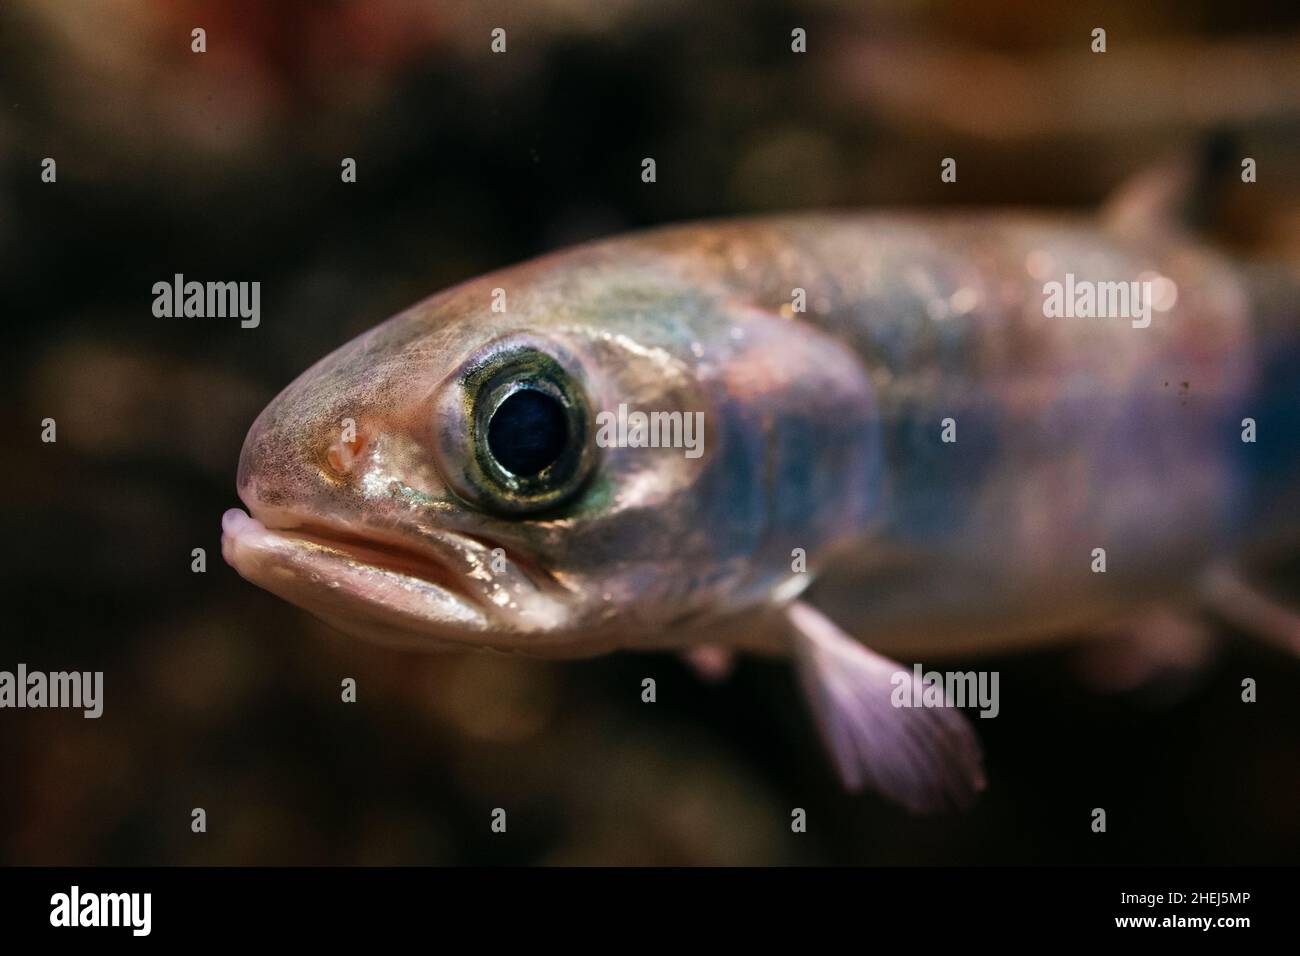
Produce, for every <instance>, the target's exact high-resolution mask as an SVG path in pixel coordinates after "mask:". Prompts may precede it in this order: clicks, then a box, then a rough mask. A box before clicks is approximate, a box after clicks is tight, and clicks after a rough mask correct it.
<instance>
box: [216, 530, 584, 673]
mask: <svg viewBox="0 0 1300 956" xmlns="http://www.w3.org/2000/svg"><path fill="white" fill-rule="evenodd" d="M221 525H222V536H221V550H222V555H223V557H224V558H225V559H226V562H227V563H228V564H229V565H230V566H231V567H233V568H234V569H235V570H236V571H238V572H239V574H240V575H241V576H242V577H244V578H245V579H246V580H248V581H250V582H252V583H253V584H256V585H257V586H258V587H261V588H264V589H265V590H267V591H270V592H271V593H272V594H275V595H276V596H278V597H281V598H283V599H284V600H286V601H289V602H290V603H291V604H295V605H297V606H298V607H301V608H303V609H304V610H306V611H309V612H310V613H312V614H313V615H315V616H316V617H318V618H320V619H322V620H324V621H325V622H326V623H328V624H330V625H332V626H333V627H335V628H337V629H338V630H341V631H343V632H344V633H346V634H350V635H353V636H356V637H360V638H363V639H366V640H370V641H375V642H378V643H382V644H386V645H389V646H397V647H402V648H408V649H416V650H449V649H450V650H456V649H459V650H465V649H494V650H503V651H517V652H522V653H536V654H538V655H539V656H552V655H553V653H555V650H558V652H559V653H561V654H567V653H571V651H569V650H568V649H567V648H566V647H564V645H567V644H569V643H571V638H569V637H564V636H561V634H562V632H563V631H564V628H563V622H564V620H565V618H566V616H567V615H566V608H565V606H564V604H563V602H561V601H559V600H557V599H554V598H552V597H550V596H548V595H545V594H543V593H541V592H540V591H536V590H534V589H533V587H532V586H531V585H526V584H524V583H522V581H519V580H515V581H513V588H512V589H511V588H504V587H503V588H492V587H485V588H482V589H480V588H477V587H476V586H475V585H476V584H477V582H468V581H462V580H461V579H460V577H459V576H458V574H457V572H456V571H455V570H454V569H453V568H452V567H451V566H450V565H448V564H445V563H443V562H441V561H439V560H438V559H437V558H435V557H434V556H432V555H427V554H423V553H419V552H417V551H415V550H414V549H411V548H404V547H400V546H396V545H390V544H388V543H386V542H375V541H372V540H365V541H362V540H361V539H360V537H359V536H358V535H356V534H355V533H349V532H348V531H346V530H341V529H340V530H336V529H334V528H326V527H323V526H320V525H314V524H301V525H295V526H294V527H290V528H275V527H270V528H268V527H267V526H266V525H265V524H264V523H263V522H261V521H259V520H258V519H257V518H254V517H251V516H250V515H248V514H246V513H245V512H244V511H243V510H241V509H238V508H233V509H231V510H229V511H227V512H226V513H225V514H224V515H223V516H222V519H221ZM475 544H476V545H477V546H480V547H481V543H478V542H475ZM553 644H557V645H561V646H560V647H559V648H556V649H555V650H552V649H551V645H553Z"/></svg>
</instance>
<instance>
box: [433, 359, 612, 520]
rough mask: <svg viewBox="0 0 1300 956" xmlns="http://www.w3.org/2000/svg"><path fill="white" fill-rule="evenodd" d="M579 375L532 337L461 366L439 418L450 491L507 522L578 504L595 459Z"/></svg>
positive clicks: (572, 365)
mask: <svg viewBox="0 0 1300 956" xmlns="http://www.w3.org/2000/svg"><path fill="white" fill-rule="evenodd" d="M570 369H573V370H574V371H570ZM579 375H580V367H579V365H578V363H577V362H575V361H573V360H572V359H571V358H570V357H569V356H567V355H565V354H564V353H563V351H562V350H560V349H558V348H547V347H544V344H543V343H541V342H540V341H538V340H536V339H535V338H534V337H532V336H527V337H524V336H516V337H512V338H511V339H507V340H505V341H498V342H495V343H492V344H490V345H489V346H488V347H487V348H486V349H485V350H484V351H483V352H482V353H481V354H480V355H478V356H477V357H475V358H474V359H472V360H471V361H470V362H468V363H467V364H466V365H465V366H463V367H462V370H461V372H460V373H459V375H458V376H457V380H456V384H455V388H454V389H453V390H452V394H451V396H450V397H449V398H447V399H446V400H445V401H446V404H444V405H443V406H441V410H442V414H441V415H440V428H441V429H443V430H444V434H443V438H442V452H441V453H442V464H443V471H444V474H445V475H446V477H447V479H448V482H449V483H450V484H451V486H452V489H453V490H454V491H456V492H457V494H459V495H460V496H461V497H462V498H465V499H467V500H469V501H472V502H474V503H476V504H478V505H479V506H481V507H483V508H485V509H487V510H491V511H497V512H502V513H507V514H532V513H537V512H542V511H546V510H548V509H551V508H554V507H556V506H557V505H560V504H562V503H563V502H564V501H565V500H567V499H568V498H570V497H571V496H573V495H574V494H575V493H576V492H577V491H578V490H579V489H580V488H581V487H582V485H583V484H584V482H585V480H586V478H587V477H588V475H589V474H590V472H591V467H592V464H593V459H594V455H595V452H594V450H593V449H592V448H591V447H590V446H591V445H593V444H594V443H593V442H592V441H590V434H591V429H590V421H591V417H590V412H589V405H588V400H587V395H586V390H585V388H584V387H583V384H582V382H581V381H580V379H579ZM448 433H450V434H448Z"/></svg>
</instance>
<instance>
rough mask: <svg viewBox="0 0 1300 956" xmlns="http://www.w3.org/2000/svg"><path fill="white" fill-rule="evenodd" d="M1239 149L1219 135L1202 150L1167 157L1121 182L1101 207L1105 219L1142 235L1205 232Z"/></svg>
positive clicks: (1117, 228)
mask: <svg viewBox="0 0 1300 956" xmlns="http://www.w3.org/2000/svg"><path fill="white" fill-rule="evenodd" d="M1234 149H1235V140H1234V138H1233V137H1231V136H1229V135H1227V134H1226V133H1216V134H1214V135H1212V136H1210V137H1207V138H1206V140H1205V142H1204V143H1202V144H1201V145H1200V146H1199V147H1196V148H1186V149H1181V150H1178V151H1177V152H1174V153H1171V154H1169V155H1167V156H1165V157H1164V158H1163V159H1161V160H1160V161H1158V162H1156V163H1153V164H1151V165H1150V166H1147V167H1146V168H1144V169H1142V170H1140V171H1139V172H1138V173H1136V174H1134V175H1133V176H1131V177H1129V178H1128V179H1126V180H1125V181H1124V182H1122V183H1121V184H1120V185H1119V187H1118V188H1117V189H1115V191H1114V192H1113V193H1112V194H1111V196H1110V198H1109V199H1108V200H1107V201H1106V202H1105V204H1104V205H1103V206H1102V218H1103V219H1104V220H1105V221H1106V222H1107V223H1108V224H1109V225H1110V227H1111V228H1113V229H1115V230H1116V231H1118V232H1122V233H1125V234H1129V235H1138V236H1149V235H1161V234H1168V233H1173V232H1182V231H1186V230H1189V229H1200V228H1203V227H1204V226H1205V224H1206V221H1207V220H1208V219H1209V217H1210V213H1211V211H1212V209H1213V208H1214V205H1215V200H1216V198H1217V196H1218V192H1219V189H1218V187H1219V184H1220V183H1221V182H1222V180H1223V178H1224V174H1225V171H1226V170H1227V169H1228V167H1229V165H1230V163H1231V160H1232V156H1233V154H1234Z"/></svg>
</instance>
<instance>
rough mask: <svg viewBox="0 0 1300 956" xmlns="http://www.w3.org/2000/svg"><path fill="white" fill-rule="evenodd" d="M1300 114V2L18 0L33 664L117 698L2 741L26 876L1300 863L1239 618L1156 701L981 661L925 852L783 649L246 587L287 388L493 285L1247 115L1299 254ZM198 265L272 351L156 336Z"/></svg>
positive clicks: (1288, 754) (921, 199)
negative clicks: (265, 439) (993, 677)
mask: <svg viewBox="0 0 1300 956" xmlns="http://www.w3.org/2000/svg"><path fill="white" fill-rule="evenodd" d="M195 26H202V27H204V28H205V29H206V30H207V43H208V52H207V53H206V54H202V55H198V54H193V53H191V52H190V30H191V29H192V28H193V27H195ZM496 26H502V27H504V28H506V30H507V32H508V53H506V54H505V55H493V54H491V53H490V51H489V40H490V37H489V34H490V31H491V29H492V28H493V27H496ZM796 26H799V27H803V28H805V29H806V30H807V31H808V52H807V53H806V54H803V55H796V54H793V53H792V52H791V51H790V30H791V29H792V28H793V27H796ZM1096 26H1101V27H1104V28H1105V29H1106V30H1107V33H1108V47H1109V52H1107V53H1106V54H1104V55H1094V54H1092V53H1090V52H1089V42H1090V36H1089V34H1090V31H1091V30H1092V28H1093V27H1096ZM1298 119H1300V8H1297V7H1296V5H1295V4H1294V3H1293V2H1283V0H1277V2H1266V3H1255V4H1227V3H1214V2H1210V0H1166V2H1156V3H1144V4H1134V3H1130V2H1119V0H1117V2H1113V3H1068V4H1050V3H1044V2H1041V0H1038V2H1028V0H1023V2H1022V0H1015V2H1008V0H994V2H982V3H968V2H960V0H950V2H926V0H911V2H903V0H892V2H880V3H847V2H806V3H799V4H794V5H778V4H775V3H752V4H751V3H699V2H670V0H666V2H637V3H633V2H617V0H537V2H530V3H524V2H505V0H484V2H473V3H469V2H467V3H464V4H440V3H435V2H428V0H426V2H414V0H411V2H399V0H374V2H366V3H362V2H359V0H351V2H337V3H334V2H326V0H296V2H276V3H271V2H261V0H227V2H221V3H217V2H211V3H199V2H179V0H169V2H165V3H164V2H156V3H146V2H125V0H123V2H112V0H79V2H75V3H74V2H62V0H59V2H46V0H8V2H6V3H5V4H3V5H2V6H0V290H2V292H3V295H2V297H0V303H3V310H4V320H5V321H4V329H5V336H6V342H5V349H4V353H3V354H4V356H5V358H6V359H7V362H6V369H5V374H4V375H3V376H2V377H0V396H2V405H0V408H2V409H3V421H4V422H5V423H6V425H7V428H6V432H5V435H6V441H5V456H4V467H3V482H4V484H3V492H4V493H3V496H2V497H0V531H2V532H3V538H0V540H2V541H3V546H2V547H0V562H2V566H3V585H0V587H2V588H3V592H2V597H3V612H4V617H3V624H2V625H0V635H2V636H0V669H9V670H12V669H13V668H14V667H15V666H16V664H17V663H18V662H20V661H21V662H25V663H26V664H27V665H28V666H29V667H30V668H32V669H40V670H46V671H50V670H60V669H77V670H103V671H105V672H106V673H105V700H106V702H105V712H104V716H103V717H102V718H101V719H99V720H84V719H82V718H81V717H80V715H79V714H77V713H76V712H69V711H43V712H42V711H14V710H6V711H0V861H2V862H5V863H11V864H13V863H22V864H32V863H37V864H54V863H57V864H109V863H111V864H140V863H145V864H154V863H187V864H188V863H215V864H244V863H257V864H281V863H296V864H335V863H377V864H378V863H420V864H425V863H431V864H457V863H518V862H524V863H532V862H549V863H671V864H681V863H686V864H693V863H721V864H761V863H900V864H912V863H995V862H996V863H1008V862H1009V863H1021V862H1101V861H1107V862H1152V863H1179V862H1210V863H1218V862H1222V863H1240V862H1255V863H1272V862H1296V861H1297V860H1298V859H1300V816H1298V815H1297V813H1296V797H1297V794H1300V747H1298V745H1300V661H1297V660H1295V659H1293V658H1291V657H1288V656H1286V655H1284V654H1282V653H1281V652H1278V651H1274V650H1271V649H1268V648H1266V647H1263V646H1260V645H1257V644H1254V643H1252V642H1250V641H1249V640H1247V639H1245V638H1243V637H1242V636H1240V635H1234V634H1232V633H1231V632H1229V631H1226V630H1224V629H1223V628H1221V627H1220V628H1217V629H1216V631H1215V640H1214V643H1213V645H1212V647H1211V648H1210V650H1209V652H1208V653H1206V654H1205V655H1204V659H1203V660H1201V661H1199V663H1198V664H1197V666H1195V667H1194V668H1177V669H1176V673H1174V674H1173V675H1172V676H1171V675H1170V674H1168V673H1166V674H1164V675H1163V677H1162V678H1161V679H1158V680H1156V681H1155V682H1153V683H1149V684H1147V685H1146V686H1143V687H1139V688H1136V689H1129V690H1118V691H1117V690H1116V689H1115V685H1116V684H1119V683H1123V672H1124V665H1123V664H1122V662H1123V660H1124V657H1123V655H1124V653H1125V651H1124V649H1123V648H1122V647H1120V646H1118V645H1116V644H1113V643H1112V644H1102V645H1094V646H1095V647H1096V648H1098V650H1096V651H1094V652H1093V653H1092V655H1091V657H1089V658H1086V659H1085V658H1083V657H1082V656H1081V652H1080V651H1079V650H1078V649H1076V648H1073V647H1069V646H1064V647H1054V648H1050V649H1044V650H1040V651H1036V652H1032V653H1025V654H1020V655H1017V656H1014V657H993V658H984V659H981V660H979V661H978V662H976V661H970V662H956V664H957V665H961V664H967V665H968V666H979V667H981V668H989V669H996V670H999V671H1000V672H1001V694H1002V713H1001V715H1000V716H999V717H998V718H997V719H996V720H977V721H976V723H977V724H978V728H977V729H978V731H979V732H980V734H981V737H982V739H983V741H984V744H985V747H986V751H987V764H988V769H989V776H990V788H989V790H988V792H987V793H986V795H985V796H984V798H983V799H982V800H981V802H980V803H979V804H978V806H977V807H976V808H975V809H974V810H973V811H972V812H970V813H968V814H966V815H960V816H950V817H944V818H938V819H914V818H910V817H907V816H906V815H905V814H902V813H901V812H898V811H896V810H894V809H892V808H890V807H888V806H886V805H884V804H883V803H881V802H880V801H878V800H877V799H875V798H874V797H870V796H865V797H851V796H849V795H846V794H845V793H843V792H842V791H841V790H840V788H839V786H838V784H837V782H836V780H835V779H834V777H833V775H832V772H831V770H830V766H829V763H828V761H827V760H826V759H825V758H824V757H823V754H822V752H821V749H820V746H819V744H818V742H817V740H816V737H815V735H814V731H813V729H812V727H811V724H810V721H809V719H808V718H807V716H806V715H805V709H804V706H803V703H802V701H801V700H800V698H799V695H798V693H797V690H796V687H795V683H794V680H793V677H792V675H791V673H790V672H789V670H788V668H787V667H786V666H785V665H783V664H781V663H779V662H772V661H749V660H747V661H743V662H742V663H741V665H740V667H739V669H738V671H737V672H736V674H735V676H734V677H733V679H732V680H730V681H729V682H727V683H723V684H718V685H707V684H703V683H700V682H699V681H697V680H696V678H695V677H694V675H693V674H692V673H691V672H690V671H688V670H687V668H686V667H685V666H684V665H683V664H682V663H680V662H679V661H678V660H677V659H676V658H675V657H670V656H662V655H654V656H651V655H646V656H633V655H623V656H616V657H611V658H606V659H601V660H595V661H590V662H585V663H576V664H551V663H545V662H530V661H523V660H510V659H504V658H496V657H487V656H483V657H477V656H476V657H459V658H457V657H428V658H426V657H420V656H416V655H406V654H399V653H395V652H392V651H387V650H383V649H379V648H376V647H372V646H370V645H366V644H362V643H358V642H354V641H352V640H349V639H346V638H344V637H342V636H340V635H338V634H336V633H334V632H332V631H330V630H329V629H327V628H326V627H324V626H323V625H321V624H318V623H317V622H315V621H314V620H313V619H311V618H309V617H308V616H307V615H306V614H304V613H302V612H300V611H298V610H297V609H295V608H293V607H291V606H289V605H287V604H284V603H282V602H280V601H279V600H277V599H276V598H274V597H272V596H271V595H269V594H267V593H265V592H262V591H260V590H258V589H257V588H255V587H254V586H252V585H251V584H248V583H246V582H244V581H243V580H242V579H240V578H239V577H238V576H237V575H236V574H235V573H234V572H233V571H232V570H230V569H229V568H228V567H227V566H226V565H225V564H224V563H223V562H222V561H221V559H220V530H219V522H220V516H221V513H222V511H223V510H224V509H226V508H228V507H231V506H234V505H236V504H238V502H237V499H236V496H235V491H234V473H235V463H236V461H237V457H238V453H239V447H240V443H241V441H242V439H243V435H244V432H245V431H246V429H247V427H248V426H249V424H251V422H252V420H253V418H254V417H255V415H256V414H257V412H258V411H259V410H260V408H261V407H262V406H263V405H264V404H265V403H266V402H267V401H268V400H269V399H270V398H271V397H272V396H273V395H274V394H275V393H276V392H277V391H278V390H279V389H280V388H282V387H283V386H284V385H286V384H287V383H288V382H289V381H290V380H291V379H292V378H293V377H294V376H296V375H297V374H298V373H299V372H300V371H301V370H303V369H304V368H306V367H307V366H308V365H309V364H310V363H312V362H313V361H315V360H316V359H317V358H319V357H320V356H321V355H323V354H325V353H326V352H328V351H330V350H332V349H333V348H335V347H336V346H338V345H339V344H341V343H343V342H344V341H346V340H347V339H349V338H351V337H352V336H353V335H355V334H356V333H358V332H360V331H361V330H363V329H366V328H368V327H369V326H371V325H373V324H375V323H377V322H378V321H380V320H382V319H383V318H385V317H386V316H388V315H390V314H392V313H393V312H395V311H398V310H399V309H401V308H403V307H405V306H406V305H409V304H411V303H412V302H414V301H416V300H418V299H421V298H423V297H425V296H427V295H428V294H430V293H432V292H434V291H437V290H438V289H440V288H443V287H445V286H447V285H450V284H452V283H454V282H457V281H459V280H462V279H465V278H468V277H471V276H473V275H476V274H478V273H480V272H484V271H487V270H489V269H492V268H496V267H499V266H502V265H506V264H509V263H511V262H515V261H518V260H520V259H523V258H527V257H529V256H532V255H535V254H537V253H540V252H542V251H545V250H549V249H552V248H557V247H559V246H562V245H564V244H566V243H569V242H572V241H576V240H580V239H585V238H590V237H595V236H601V235H607V234H613V233H617V232H621V231H624V230H627V229H631V228H635V227H638V226H643V225H648V224H654V223H661V222H671V221H676V220H681V219H688V218H694V217H705V216H712V215H721V214H734V213H746V212H761V211H765V210H778V209H804V208H812V207H823V206H834V207H854V206H881V205H895V206H922V205H939V204H943V205H969V206H986V205H988V206H991V205H1005V204H1016V205H1047V206H1056V207H1061V208H1074V209H1083V208H1088V207H1090V206H1094V205H1095V204H1097V203H1098V202H1100V201H1101V199H1102V198H1103V197H1104V195H1105V194H1106V192H1107V191H1108V190H1109V189H1110V188H1111V187H1113V186H1114V185H1115V184H1116V183H1117V182H1118V181H1119V180H1121V179H1122V178H1123V177H1124V176H1125V175H1127V174H1129V173H1132V172H1135V171H1137V170H1138V169H1140V168H1142V167H1143V166H1145V165H1147V164H1149V163H1151V162H1154V161H1156V160H1159V159H1160V158H1161V157H1162V156H1164V155H1167V154H1168V153H1169V152H1170V151H1176V150H1181V149H1196V148H1197V146H1198V144H1199V143H1201V142H1203V141H1204V140H1205V138H1206V135H1207V133H1208V132H1209V131H1210V130H1212V129H1222V128H1227V129H1230V130H1232V131H1234V132H1236V133H1237V134H1238V135H1239V136H1240V143H1241V150H1242V153H1243V155H1251V156H1254V157H1255V158H1256V159H1257V160H1258V163H1259V169H1260V182H1259V183H1258V184H1257V185H1256V187H1254V188H1251V189H1248V190H1236V191H1235V192H1234V193H1233V196H1234V198H1233V200H1232V201H1231V202H1229V203H1224V204H1220V208H1218V209H1217V210H1216V214H1215V217H1214V219H1213V222H1212V224H1211V228H1210V233H1211V236H1212V237H1213V238H1214V239H1215V241H1218V242H1220V243H1223V244H1226V245H1228V246H1229V247H1231V248H1233V249H1234V250H1235V251H1237V252H1239V253H1241V254H1243V255H1245V254H1249V255H1276V256H1285V257H1290V258H1300V196H1298V195H1297V186H1296V184H1295V175H1294V174H1295V171H1296V170H1297V168H1300V166H1298V165H1297V159H1298V158H1300V136H1298V135H1297V132H1298V129H1300V127H1298V123H1297V121H1298ZM46 156H49V157H53V158H54V159H55V160H56V161H57V163H58V182H57V183H56V184H44V183H42V182H41V181H40V163H41V160H42V158H44V157H46ZM345 156H349V157H354V158H355V159H356V160H357V163H358V182H357V183H356V184H351V185H345V184H343V183H341V182H340V177H339V170H340V166H339V164H340V161H341V159H342V158H343V157H345ZM645 156H653V157H655V158H656V160H657V163H658V182H657V183H655V184H653V185H647V184H644V183H642V182H641V180H640V161H641V159H642V157H645ZM945 156H954V157H956V158H957V159H958V167H959V169H958V172H959V179H958V182H957V183H956V184H950V185H943V184H941V183H940V181H939V176H938V171H939V161H940V159H941V158H943V157H945ZM176 272H182V273H184V274H185V275H186V276H187V277H192V278H197V279H200V280H206V279H221V280H234V281H252V280H258V281H260V282H261V283H262V323H261V326H260V327H259V328H257V329H249V330H245V329H241V328H240V327H239V323H238V320H234V319H226V320H221V319H184V318H176V319H158V318H155V317H154V316H153V315H152V311H151V306H152V301H153V296H152V292H151V287H152V285H153V283H154V282H157V281H160V280H161V281H169V280H170V279H171V277H172V275H173V274H174V273H176ZM45 417H53V418H55V419H56V420H57V422H58V442H57V444H42V443H41V442H40V440H39V433H40V424H39V423H40V421H41V419H43V418H45ZM195 547H203V548H205V549H207V554H208V569H207V572H206V573H205V574H194V573H192V572H191V571H190V560H191V559H190V551H191V549H192V548H195ZM1273 583H1274V584H1275V585H1276V586H1278V587H1279V588H1282V589H1283V590H1289V591H1290V593H1291V595H1292V596H1293V597H1297V598H1300V586H1298V584H1300V574H1298V573H1296V569H1295V568H1292V569H1291V572H1290V574H1289V576H1285V575H1284V576H1282V577H1281V578H1279V579H1278V580H1277V581H1275V582H1273ZM1112 652H1113V656H1112ZM1116 661H1119V662H1121V663H1118V664H1117V663H1115V662H1116ZM647 676H653V677H655V678H656V679H657V680H658V684H659V702H658V703H657V704H655V705H653V706H650V705H645V704H642V703H641V702H640V696H639V692H640V681H641V679H642V678H644V677H647ZM344 677H354V678H356V679H357V681H358V684H359V688H360V692H359V693H360V699H359V702H358V703H356V704H352V705H345V704H342V703H341V702H340V700H339V682H340V680H341V679H342V678H344ZM1244 677H1254V678H1255V679H1256V680H1258V681H1259V686H1260V701H1259V703H1257V704H1254V705H1249V706H1248V705H1244V704H1242V703H1241V702H1240V699H1239V694H1240V681H1241V680H1242V678H1244ZM1099 683H1100V684H1108V685H1109V690H1102V689H1099V687H1098V684H1099ZM796 806H798V807H803V808H805V809H806V810H807V811H808V815H809V832H808V833H807V834H803V835H796V834H792V833H791V832H790V828H789V819H790V809H791V808H792V807H796ZM193 807H204V808H205V809H206V810H207V813H208V824H209V828H208V832H207V833H206V834H202V835H196V834H193V833H191V831H190V810H191V808H193ZM494 807H505V808H506V809H507V810H508V813H509V831H508V833H507V834H505V835H493V834H492V833H491V832H490V830H489V815H490V812H491V810H492V808H494ZM1093 807H1104V808H1106V810H1107V812H1108V816H1109V832H1107V833H1106V834H1104V835H1097V834H1093V833H1092V832H1091V831H1090V829H1089V823H1090V811H1091V809H1092V808H1093Z"/></svg>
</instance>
